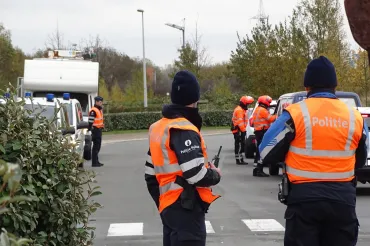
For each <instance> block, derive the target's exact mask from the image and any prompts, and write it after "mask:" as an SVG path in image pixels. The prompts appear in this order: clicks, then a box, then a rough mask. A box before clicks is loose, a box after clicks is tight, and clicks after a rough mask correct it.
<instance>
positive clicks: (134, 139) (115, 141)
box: [102, 133, 228, 145]
mask: <svg viewBox="0 0 370 246" xmlns="http://www.w3.org/2000/svg"><path fill="white" fill-rule="evenodd" d="M226 134H228V133H210V134H203V135H202V136H216V135H226ZM103 138H104V137H103ZM143 140H148V138H131V139H117V140H105V141H104V140H103V142H102V145H106V144H112V143H120V142H131V141H143Z"/></svg>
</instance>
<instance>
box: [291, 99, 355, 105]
mask: <svg viewBox="0 0 370 246" xmlns="http://www.w3.org/2000/svg"><path fill="white" fill-rule="evenodd" d="M303 99H306V97H299V98H298V102H299V101H302V100H303ZM338 99H339V100H341V101H342V102H344V103H345V104H347V105H348V106H350V107H357V104H356V100H355V99H354V98H353V97H338Z"/></svg>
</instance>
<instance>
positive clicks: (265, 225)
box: [242, 219, 285, 231]
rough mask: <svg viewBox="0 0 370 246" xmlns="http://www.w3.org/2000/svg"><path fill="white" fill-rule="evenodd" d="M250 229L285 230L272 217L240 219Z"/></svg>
mask: <svg viewBox="0 0 370 246" xmlns="http://www.w3.org/2000/svg"><path fill="white" fill-rule="evenodd" d="M242 221H243V222H244V224H246V225H247V226H248V228H249V229H250V230H251V231H285V228H284V227H283V226H282V225H281V224H280V223H279V222H277V221H276V220H274V219H253V220H242Z"/></svg>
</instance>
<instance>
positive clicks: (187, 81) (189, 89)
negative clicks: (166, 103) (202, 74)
mask: <svg viewBox="0 0 370 246" xmlns="http://www.w3.org/2000/svg"><path fill="white" fill-rule="evenodd" d="M199 98H200V87H199V83H198V80H197V78H196V77H195V75H194V74H193V73H191V72H189V71H187V70H182V71H179V72H177V73H176V75H175V77H174V78H173V81H172V89H171V101H172V103H173V104H179V105H183V106H186V105H190V104H192V103H195V102H197V101H199Z"/></svg>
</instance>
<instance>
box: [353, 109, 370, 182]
mask: <svg viewBox="0 0 370 246" xmlns="http://www.w3.org/2000/svg"><path fill="white" fill-rule="evenodd" d="M357 109H358V111H360V113H361V115H362V117H364V120H365V122H366V124H367V127H368V129H369V130H370V107H358V108H357ZM368 146H370V138H369V142H368ZM356 176H357V182H360V183H362V184H366V183H370V151H368V153H367V162H366V164H365V166H364V167H363V168H361V169H358V170H356Z"/></svg>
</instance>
